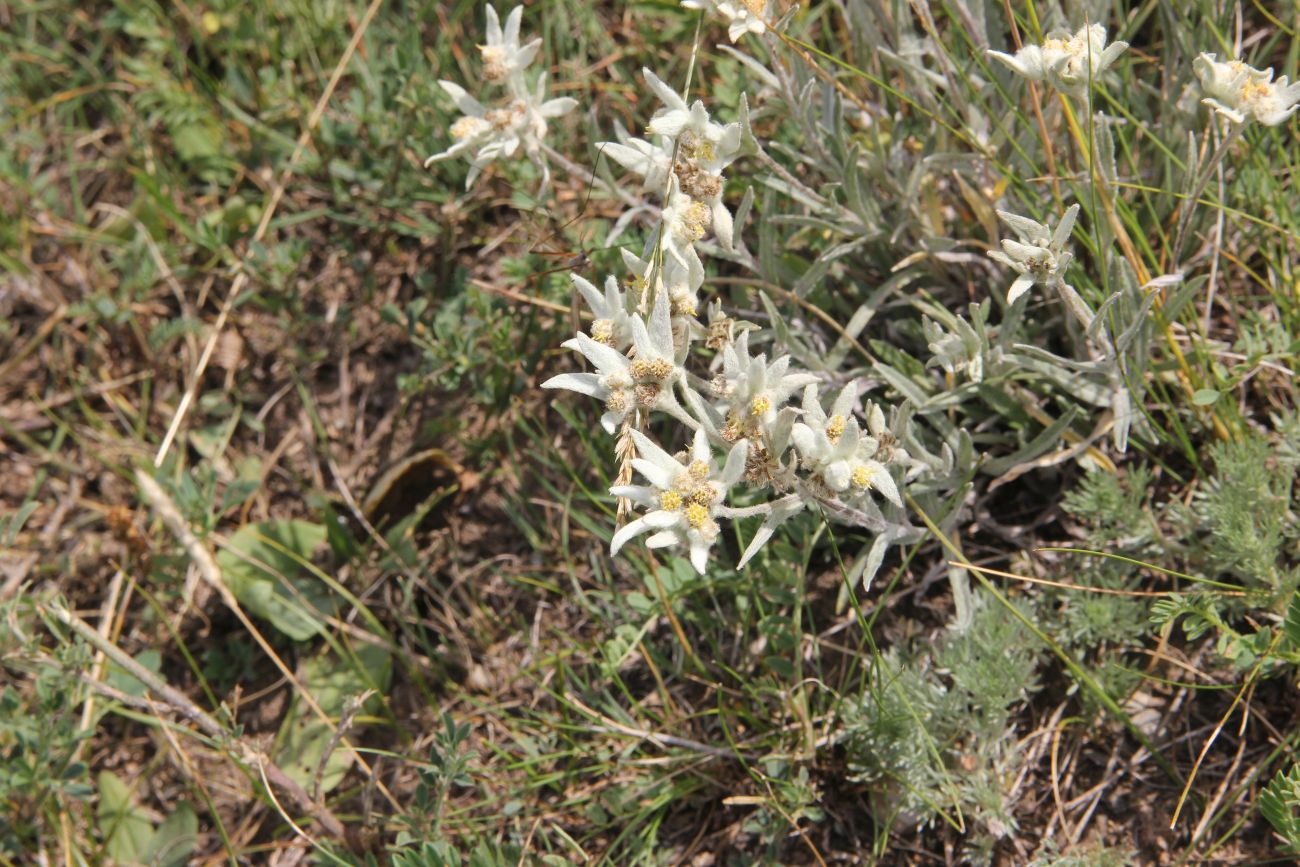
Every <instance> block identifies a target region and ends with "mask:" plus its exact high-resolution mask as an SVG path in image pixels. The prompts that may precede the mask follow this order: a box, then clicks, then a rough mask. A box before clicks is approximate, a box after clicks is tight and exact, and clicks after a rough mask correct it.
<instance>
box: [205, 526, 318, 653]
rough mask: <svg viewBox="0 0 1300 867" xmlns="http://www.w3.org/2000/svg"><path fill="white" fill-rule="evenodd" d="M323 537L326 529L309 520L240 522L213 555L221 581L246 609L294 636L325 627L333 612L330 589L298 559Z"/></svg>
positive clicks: (306, 556) (301, 636)
mask: <svg viewBox="0 0 1300 867" xmlns="http://www.w3.org/2000/svg"><path fill="white" fill-rule="evenodd" d="M324 541H325V528H324V527H322V526H320V525H319V524H312V523H309V522H307V521H264V522H262V523H259V524H247V525H245V526H243V527H240V528H239V530H238V531H237V532H236V533H235V535H234V536H232V537H231V539H230V542H229V543H228V544H227V545H226V547H225V548H224V549H222V550H221V551H220V552H219V553H218V554H217V565H218V566H220V567H221V577H222V580H224V581H225V582H226V585H227V586H228V587H229V588H230V590H231V592H233V593H234V594H235V598H236V599H238V600H239V602H240V604H242V605H243V606H244V607H245V608H247V609H248V610H249V611H251V612H253V613H254V614H256V615H257V616H258V617H261V618H263V619H264V620H266V621H268V622H269V623H270V624H271V625H272V626H274V627H275V628H276V629H278V630H280V631H281V632H283V633H284V634H285V635H287V636H289V637H290V638H293V639H294V640H296V641H304V640H306V639H308V638H310V637H312V636H313V635H316V634H318V633H320V632H321V631H323V630H324V628H325V624H324V622H323V621H322V619H321V618H322V614H326V615H328V614H332V613H333V612H334V603H333V598H332V597H331V596H330V594H329V589H328V587H326V585H325V584H323V583H322V582H321V581H320V580H319V579H317V578H315V577H313V576H311V575H301V574H300V573H301V571H302V564H303V563H304V562H307V561H309V560H310V559H311V555H312V552H313V551H315V550H316V548H318V547H319V546H320V545H321V543H322V542H324Z"/></svg>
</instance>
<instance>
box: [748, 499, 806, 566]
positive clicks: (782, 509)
mask: <svg viewBox="0 0 1300 867" xmlns="http://www.w3.org/2000/svg"><path fill="white" fill-rule="evenodd" d="M803 508H804V503H803V501H802V500H800V499H799V498H798V497H786V498H784V499H782V500H778V501H777V502H776V503H774V504H773V505H772V511H770V512H768V514H767V517H765V518H764V519H763V523H762V524H761V525H760V526H759V528H758V530H757V531H755V533H754V538H753V539H751V540H750V541H749V544H748V545H747V546H745V553H744V554H743V555H741V558H740V562H739V563H737V564H736V568H737V569H744V568H745V565H746V564H747V563H749V561H750V560H751V559H753V557H754V555H755V554H757V553H758V552H759V551H760V550H761V549H762V547H763V546H764V545H765V544H767V540H768V539H771V538H772V534H773V533H775V532H776V530H777V528H778V527H780V526H781V525H782V524H784V523H785V522H786V521H788V520H789V519H790V518H792V517H794V516H795V515H797V514H799V513H800V512H801V511H803Z"/></svg>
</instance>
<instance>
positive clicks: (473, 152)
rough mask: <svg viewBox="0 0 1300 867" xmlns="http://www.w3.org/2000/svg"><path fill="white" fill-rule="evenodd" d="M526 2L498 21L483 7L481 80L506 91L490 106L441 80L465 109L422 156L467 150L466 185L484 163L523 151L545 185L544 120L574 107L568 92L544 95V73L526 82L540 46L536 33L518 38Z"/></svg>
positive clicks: (443, 155)
mask: <svg viewBox="0 0 1300 867" xmlns="http://www.w3.org/2000/svg"><path fill="white" fill-rule="evenodd" d="M523 14H524V8H523V7H522V6H516V7H515V8H514V9H513V10H511V12H510V14H509V15H508V16H507V17H506V26H505V28H504V29H502V27H501V20H500V19H499V18H498V17H497V12H496V9H494V8H492V6H491V5H489V6H488V7H487V44H485V45H480V46H479V51H480V52H481V53H482V55H483V80H484V83H485V84H493V85H500V86H502V87H504V88H505V95H504V96H503V97H502V99H501V100H499V101H498V102H497V103H496V104H495V106H494V107H492V108H489V107H487V106H485V105H484V104H483V103H481V102H479V101H478V100H477V99H475V98H474V97H473V96H471V95H470V94H469V93H468V92H467V91H466V90H465V88H463V87H461V86H460V85H458V84H456V83H455V82H451V81H439V82H438V84H439V85H441V86H442V89H443V90H445V91H446V92H447V93H448V94H449V95H450V96H451V98H452V100H453V101H454V102H455V104H456V108H457V109H459V110H460V113H461V114H462V115H463V116H462V117H461V118H460V119H459V120H457V121H456V122H455V123H453V124H452V125H451V129H450V130H449V132H450V133H451V138H452V145H451V146H450V147H449V148H447V149H446V150H444V151H442V152H441V153H436V154H434V155H433V156H431V157H429V158H428V159H427V160H425V161H424V165H425V166H426V167H428V166H430V165H432V164H433V163H435V162H438V161H439V160H445V159H448V158H450V157H454V156H460V155H461V154H465V155H467V156H468V157H469V161H470V170H469V176H468V177H467V178H466V179H465V187H466V189H468V188H469V187H470V185H472V184H473V183H474V181H475V179H477V178H478V176H479V173H480V172H481V171H482V170H483V167H484V166H486V165H487V164H488V163H490V162H492V161H493V160H496V159H499V158H509V157H512V156H514V155H515V153H516V152H518V151H522V152H523V154H524V155H525V156H527V157H528V159H529V160H531V161H532V162H533V163H534V164H535V165H536V166H537V167H538V168H539V169H541V170H542V188H543V189H545V187H546V185H547V182H548V181H549V178H550V174H549V170H548V169H547V165H546V160H545V159H544V158H543V155H542V142H543V140H544V139H545V138H546V122H547V120H550V119H553V118H557V117H559V116H560V115H562V114H565V113H566V112H568V111H570V110H572V109H573V107H574V106H576V105H577V101H576V100H573V99H570V98H569V97H561V98H559V99H551V100H548V99H546V73H544V72H543V73H542V74H541V75H539V76H538V78H537V81H536V84H535V85H534V86H532V87H529V86H528V82H527V80H526V79H525V77H524V70H525V69H526V68H527V67H528V65H529V64H531V63H532V62H533V59H534V58H535V57H537V52H538V51H539V50H540V49H541V47H542V40H541V39H540V38H538V39H534V40H532V41H531V42H529V43H528V44H526V45H522V46H521V45H520V44H519V24H520V21H521V20H522V18H523Z"/></svg>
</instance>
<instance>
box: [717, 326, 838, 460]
mask: <svg viewBox="0 0 1300 867" xmlns="http://www.w3.org/2000/svg"><path fill="white" fill-rule="evenodd" d="M789 369H790V356H788V355H783V356H781V357H780V358H778V359H776V360H775V361H773V362H772V363H771V364H768V363H767V356H766V355H758V356H754V357H751V356H750V354H749V332H745V333H743V334H741V335H740V337H739V338H738V339H737V340H736V341H735V342H734V343H732V344H731V345H730V346H728V347H727V348H726V349H724V350H723V352H722V380H723V383H724V386H723V388H724V391H725V394H723V395H720V396H722V397H724V398H726V399H727V402H728V408H727V417H726V422H725V425H724V427H723V428H722V431H721V433H722V438H723V439H725V440H726V441H727V442H736V441H737V440H740V439H747V438H750V437H757V436H759V434H760V433H762V432H763V431H764V429H766V428H768V427H769V426H771V425H772V424H773V423H774V422H775V421H776V417H777V412H778V410H780V408H781V406H782V404H784V403H785V402H786V401H787V400H789V398H790V395H791V394H793V393H794V391H795V389H797V388H801V387H802V386H805V385H809V384H810V383H813V382H816V381H817V377H815V376H813V375H812V374H811V373H790V372H789Z"/></svg>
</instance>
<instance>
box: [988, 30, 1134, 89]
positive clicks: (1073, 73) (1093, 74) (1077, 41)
mask: <svg viewBox="0 0 1300 867" xmlns="http://www.w3.org/2000/svg"><path fill="white" fill-rule="evenodd" d="M1126 48H1128V43H1127V42H1112V43H1111V44H1110V45H1107V44H1106V28H1105V27H1102V26H1101V25H1100V24H1092V25H1086V26H1084V27H1080V28H1079V29H1078V30H1077V31H1075V33H1074V34H1073V35H1071V34H1070V33H1067V32H1065V31H1063V30H1054V31H1052V32H1051V33H1049V34H1047V39H1045V40H1044V41H1043V44H1042V45H1026V46H1025V47H1023V48H1021V49H1020V50H1019V51H1017V52H1016V53H1015V55H1014V56H1012V55H1010V54H1005V53H1003V52H1001V51H990V52H989V56H990V57H996V58H997V59H998V60H1000V61H1002V62H1003V63H1005V64H1006V65H1007V66H1009V67H1011V69H1013V70H1015V71H1016V72H1018V73H1019V74H1020V75H1023V76H1024V77H1025V78H1028V79H1029V80H1030V81H1042V82H1046V83H1047V84H1050V85H1051V86H1052V87H1055V88H1056V89H1057V90H1059V91H1061V92H1062V93H1068V94H1070V95H1072V96H1079V95H1081V94H1083V93H1085V92H1086V91H1087V89H1088V86H1089V85H1090V84H1091V83H1092V82H1094V81H1096V80H1097V79H1099V78H1101V75H1102V73H1103V72H1105V71H1106V70H1107V69H1109V68H1110V65H1111V64H1112V63H1114V62H1115V59H1116V58H1118V57H1119V56H1120V55H1121V54H1123V53H1124V49H1126Z"/></svg>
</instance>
